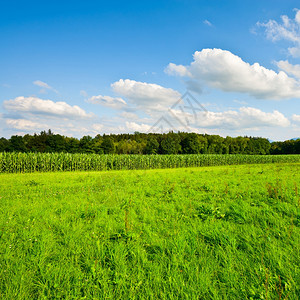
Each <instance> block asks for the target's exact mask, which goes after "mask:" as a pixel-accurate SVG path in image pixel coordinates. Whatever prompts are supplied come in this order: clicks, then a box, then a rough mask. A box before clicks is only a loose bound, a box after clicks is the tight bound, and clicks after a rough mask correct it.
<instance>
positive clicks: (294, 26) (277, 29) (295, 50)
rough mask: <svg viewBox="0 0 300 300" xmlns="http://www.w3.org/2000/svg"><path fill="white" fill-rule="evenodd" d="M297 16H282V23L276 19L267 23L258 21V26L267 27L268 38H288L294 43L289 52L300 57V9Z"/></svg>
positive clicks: (274, 39) (272, 39)
mask: <svg viewBox="0 0 300 300" xmlns="http://www.w3.org/2000/svg"><path fill="white" fill-rule="evenodd" d="M295 11H296V14H295V18H294V19H290V18H289V17H288V16H286V15H283V16H281V23H278V22H277V21H275V20H269V21H268V22H266V23H260V22H257V24H256V25H257V26H258V27H263V28H265V33H266V36H267V38H268V39H270V40H271V41H273V42H276V41H279V40H286V41H289V42H291V43H292V44H294V47H290V48H288V50H289V53H290V54H291V55H292V56H294V57H300V11H299V10H297V9H296V10H295Z"/></svg>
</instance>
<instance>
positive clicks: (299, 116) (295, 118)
mask: <svg viewBox="0 0 300 300" xmlns="http://www.w3.org/2000/svg"><path fill="white" fill-rule="evenodd" d="M292 120H293V121H295V122H300V115H296V114H293V115H292Z"/></svg>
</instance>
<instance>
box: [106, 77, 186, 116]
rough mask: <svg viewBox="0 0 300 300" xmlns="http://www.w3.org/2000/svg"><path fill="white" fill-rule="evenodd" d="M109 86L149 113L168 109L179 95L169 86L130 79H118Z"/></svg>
mask: <svg viewBox="0 0 300 300" xmlns="http://www.w3.org/2000/svg"><path fill="white" fill-rule="evenodd" d="M111 86H112V88H113V90H114V92H116V93H117V94H120V95H122V96H123V97H126V98H127V99H128V100H129V102H131V103H132V104H135V105H136V106H137V107H138V108H139V109H142V110H143V111H145V112H147V113H149V114H151V113H152V112H153V111H163V110H166V109H168V107H170V106H171V105H172V104H174V103H175V102H176V101H177V100H178V99H179V98H180V97H181V95H180V93H179V92H177V91H175V90H173V89H171V88H165V87H162V86H160V85H158V84H154V83H146V82H139V81H135V80H130V79H125V80H123V79H120V80H119V81H117V82H114V83H113V84H112V85H111Z"/></svg>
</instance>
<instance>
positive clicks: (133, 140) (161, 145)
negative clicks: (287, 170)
mask: <svg viewBox="0 0 300 300" xmlns="http://www.w3.org/2000/svg"><path fill="white" fill-rule="evenodd" d="M0 152H47V153H51V152H68V153H96V154H103V153H104V154H198V153H201V154H254V155H257V154H259V155H268V154H300V139H298V140H290V141H285V142H273V143H270V142H269V141H268V140H267V139H265V138H259V137H247V136H245V137H241V136H239V137H236V138H232V137H226V138H223V137H221V136H219V135H207V134H196V133H186V132H178V133H174V132H169V133H167V134H156V133H148V134H146V133H139V132H135V133H134V134H110V135H105V134H104V135H103V136H101V135H100V134H98V135H96V136H95V137H94V138H92V137H91V136H84V137H82V138H81V139H80V140H78V139H76V138H70V137H65V136H61V135H59V134H53V132H51V130H48V131H47V132H46V131H42V132H41V133H40V134H34V135H29V134H26V135H25V136H24V137H21V136H12V137H11V138H10V139H9V140H6V139H5V138H1V139H0Z"/></svg>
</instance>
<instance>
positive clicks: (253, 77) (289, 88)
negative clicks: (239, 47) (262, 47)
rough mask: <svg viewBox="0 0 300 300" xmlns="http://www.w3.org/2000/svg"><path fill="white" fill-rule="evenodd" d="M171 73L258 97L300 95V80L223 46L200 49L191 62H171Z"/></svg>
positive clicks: (225, 89) (169, 66)
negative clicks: (244, 59)
mask: <svg viewBox="0 0 300 300" xmlns="http://www.w3.org/2000/svg"><path fill="white" fill-rule="evenodd" d="M165 71H166V72H167V73H168V74H171V75H179V76H186V77H189V78H191V79H193V80H197V81H198V82H199V84H200V85H201V84H202V83H203V82H205V83H207V84H209V85H210V86H212V87H214V88H217V89H220V90H222V91H226V92H240V93H247V94H249V95H251V96H253V97H255V98H258V99H274V100H281V99H288V98H297V97H300V83H299V82H298V81H297V80H296V79H294V78H291V77H289V76H288V75H287V74H286V73H285V72H283V71H280V72H279V73H276V72H275V71H273V70H270V69H267V68H265V67H263V66H261V65H259V64H258V63H254V64H253V65H250V64H249V63H247V62H244V61H243V60H242V59H241V58H240V57H239V56H237V55H234V54H232V53H231V52H229V51H226V50H222V49H203V50H202V51H196V52H195V54H194V61H193V62H192V63H191V64H190V65H189V66H182V65H175V64H173V63H170V64H169V65H168V66H167V68H166V70H165Z"/></svg>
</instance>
